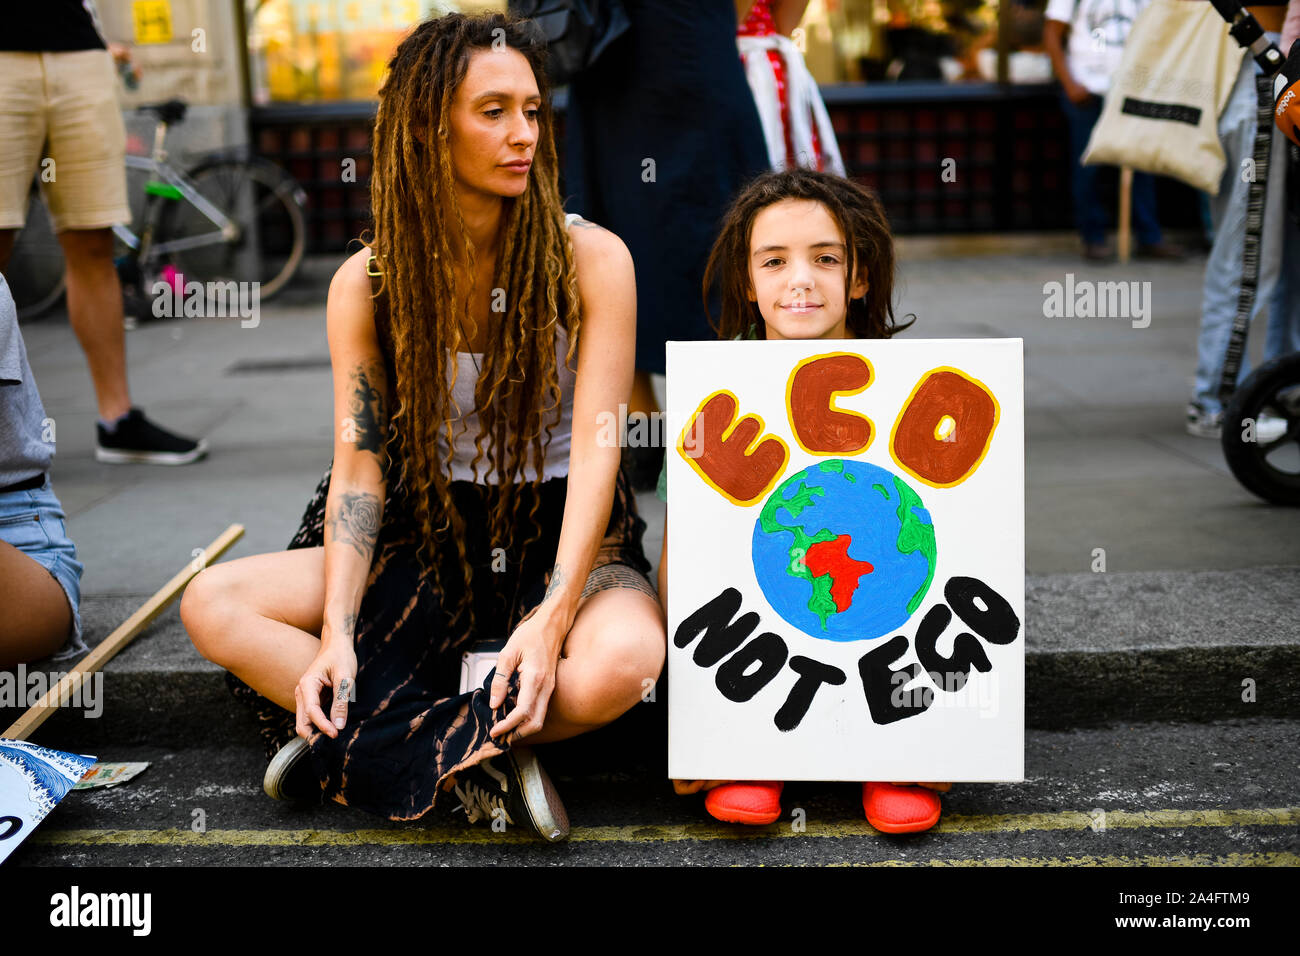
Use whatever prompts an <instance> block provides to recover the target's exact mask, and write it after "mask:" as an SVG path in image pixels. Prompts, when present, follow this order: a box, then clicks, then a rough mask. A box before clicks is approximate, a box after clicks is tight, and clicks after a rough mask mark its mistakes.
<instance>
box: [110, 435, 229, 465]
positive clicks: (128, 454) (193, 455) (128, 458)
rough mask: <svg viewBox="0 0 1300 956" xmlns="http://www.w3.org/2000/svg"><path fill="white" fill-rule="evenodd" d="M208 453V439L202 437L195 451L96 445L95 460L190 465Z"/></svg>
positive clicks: (139, 463) (114, 462) (112, 462)
mask: <svg viewBox="0 0 1300 956" xmlns="http://www.w3.org/2000/svg"><path fill="white" fill-rule="evenodd" d="M207 453H208V440H207V439H206V438H204V439H200V440H199V443H198V445H196V446H195V448H194V450H193V451H126V450H121V449H117V448H105V447H103V446H102V445H96V446H95V460H96V461H102V462H104V463H105V464H109V465H188V464H189V463H190V462H194V461H198V460H199V459H200V458H202V457H203V456H204V455H206V454H207Z"/></svg>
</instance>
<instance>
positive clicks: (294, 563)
mask: <svg viewBox="0 0 1300 956" xmlns="http://www.w3.org/2000/svg"><path fill="white" fill-rule="evenodd" d="M324 608H325V549H324V548H319V547H318V548H302V549H298V550H294V551H279V552H276V553H274V554H255V555H252V556H251V557H247V558H240V559H239V560H237V561H228V562H224V563H222V564H214V565H212V566H211V567H209V568H206V569H204V570H203V571H200V572H199V574H198V575H197V576H196V577H195V578H194V580H193V581H191V582H190V585H189V587H187V588H186V589H185V596H184V597H183V598H182V599H181V621H182V622H183V623H184V624H185V629H186V630H187V631H188V632H189V635H190V640H191V641H193V642H194V646H195V647H196V648H197V649H198V651H199V653H200V654H202V655H203V656H204V657H206V658H207V659H208V660H210V661H212V662H213V663H214V664H220V665H221V666H222V667H224V668H226V670H228V671H230V672H232V673H233V674H234V675H235V676H236V677H238V678H239V679H240V680H242V681H243V682H244V683H245V684H247V685H248V686H249V687H251V688H253V690H255V691H257V692H258V693H259V694H261V695H262V696H263V697H266V698H268V699H269V700H273V701H275V702H276V703H277V704H279V705H280V706H281V707H283V708H285V709H286V710H288V711H294V710H295V709H296V704H295V702H294V694H293V691H294V687H295V686H296V685H297V683H298V680H299V679H300V678H301V677H302V675H303V672H304V671H306V670H307V667H308V666H309V665H310V664H311V662H312V660H313V659H315V657H316V654H317V652H319V650H320V632H321V626H322V618H323V616H324Z"/></svg>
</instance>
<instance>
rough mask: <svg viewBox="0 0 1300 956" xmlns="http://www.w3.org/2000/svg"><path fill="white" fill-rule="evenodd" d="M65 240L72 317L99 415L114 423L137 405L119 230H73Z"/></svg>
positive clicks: (61, 235) (62, 239)
mask: <svg viewBox="0 0 1300 956" xmlns="http://www.w3.org/2000/svg"><path fill="white" fill-rule="evenodd" d="M59 244H60V245H61V246H62V247H63V255H64V258H65V259H66V260H67V263H68V318H69V319H70V320H71V322H72V329H73V331H74V332H76V334H77V341H79V342H80V343H81V350H82V351H83V352H84V353H85V355H86V364H87V365H88V366H90V378H91V380H92V381H93V382H94V385H95V400H96V403H97V404H98V406H99V417H100V418H102V419H103V420H104V421H106V422H111V421H113V420H114V419H116V418H118V417H120V416H122V415H124V414H126V412H127V411H129V410H130V408H131V395H130V391H129V389H128V387H127V381H126V332H125V330H124V328H123V325H122V286H121V284H120V282H119V281H118V278H117V269H115V268H114V266H113V232H112V230H111V229H68V230H65V231H64V232H61V233H59Z"/></svg>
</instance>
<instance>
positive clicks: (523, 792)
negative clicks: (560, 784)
mask: <svg viewBox="0 0 1300 956" xmlns="http://www.w3.org/2000/svg"><path fill="white" fill-rule="evenodd" d="M494 761H495V763H494ZM453 792H454V793H455V794H456V796H457V797H459V798H460V804H461V807H462V809H464V811H465V819H467V820H468V821H469V822H470V823H478V822H479V821H480V820H485V821H487V822H488V823H495V822H496V821H497V820H500V821H502V823H503V824H504V825H505V826H526V827H528V828H529V829H531V830H532V831H533V832H534V833H536V834H537V835H538V836H540V837H541V838H542V839H543V840H547V841H549V842H551V843H558V842H559V841H561V840H563V839H565V838H566V837H568V835H569V815H568V814H567V813H566V812H565V810H564V804H563V803H561V802H560V795H559V793H557V792H556V790H555V785H554V784H553V783H551V778H550V777H549V776H547V774H546V771H545V770H543V769H542V765H541V763H539V762H538V760H537V756H536V755H535V754H534V753H533V752H532V751H531V750H530V749H528V748H527V747H512V748H511V749H510V750H509V751H507V752H506V753H505V754H504V755H503V756H500V757H494V758H491V759H489V760H484V761H481V762H480V763H477V764H475V765H474V766H472V767H469V768H467V769H465V770H462V771H460V772H459V773H457V774H456V782H455V785H454V788H453Z"/></svg>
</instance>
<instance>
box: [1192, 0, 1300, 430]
mask: <svg viewBox="0 0 1300 956" xmlns="http://www.w3.org/2000/svg"><path fill="white" fill-rule="evenodd" d="M1246 9H1247V10H1248V11H1249V12H1250V13H1251V14H1252V15H1253V16H1254V17H1255V19H1256V20H1258V21H1259V25H1260V26H1261V27H1263V29H1264V31H1265V35H1266V36H1267V37H1268V38H1269V40H1271V41H1272V42H1274V43H1277V44H1279V46H1281V48H1282V51H1283V52H1284V53H1285V52H1287V51H1288V50H1289V48H1290V42H1291V41H1293V40H1294V39H1295V38H1296V35H1297V34H1300V0H1292V2H1291V3H1290V5H1289V6H1288V5H1286V4H1285V2H1283V3H1278V4H1272V3H1260V4H1255V5H1252V6H1248V7H1246ZM1284 21H1285V26H1286V29H1284ZM1224 29H1225V30H1226V29H1227V25H1226V24H1225V25H1224ZM1261 72H1262V71H1261V70H1260V67H1259V65H1258V64H1256V63H1255V60H1254V58H1253V57H1251V56H1249V55H1246V56H1243V57H1242V59H1241V68H1240V70H1239V71H1238V73H1237V82H1236V85H1235V86H1234V87H1233V89H1232V92H1231V93H1230V94H1229V95H1228V101H1227V103H1226V104H1225V105H1224V107H1223V112H1222V113H1220V114H1219V142H1220V143H1221V145H1222V146H1223V152H1224V158H1225V163H1224V167H1223V179H1222V180H1221V182H1220V185H1219V194H1218V195H1217V196H1214V197H1212V198H1211V200H1210V213H1211V217H1212V220H1213V230H1214V242H1213V245H1212V246H1211V248H1210V256H1209V259H1208V260H1207V261H1206V264H1205V286H1204V291H1203V295H1202V300H1201V331H1200V335H1199V337H1198V339H1197V345H1196V351H1197V361H1196V376H1195V384H1194V385H1193V392H1192V398H1191V400H1190V401H1189V402H1188V405H1187V412H1186V427H1187V432H1188V434H1190V435H1194V436H1196V437H1198V438H1218V437H1219V435H1220V431H1221V427H1222V424H1223V403H1222V401H1221V400H1220V398H1219V383H1220V380H1221V379H1222V377H1223V363H1224V359H1225V357H1226V354H1227V350H1228V340H1229V337H1230V335H1231V333H1232V326H1233V322H1234V321H1235V319H1236V316H1237V303H1238V298H1239V296H1240V295H1241V280H1242V263H1243V258H1242V256H1243V249H1244V246H1245V241H1246V212H1247V204H1248V200H1249V195H1250V187H1251V182H1248V181H1247V180H1248V179H1249V177H1246V176H1243V175H1242V169H1243V166H1242V164H1243V162H1244V161H1245V160H1246V159H1247V158H1249V157H1252V156H1253V155H1254V152H1255V135H1256V131H1257V127H1258V125H1259V123H1258V110H1259V104H1258V95H1257V93H1256V90H1255V77H1256V76H1258V75H1259V74H1260V73H1261ZM1266 132H1267V135H1269V136H1270V151H1269V159H1268V176H1267V178H1266V180H1265V181H1264V209H1263V213H1264V215H1263V221H1262V223H1261V229H1262V232H1261V235H1260V242H1259V273H1258V276H1257V284H1256V287H1255V301H1254V303H1253V305H1252V307H1251V312H1250V321H1251V323H1253V322H1254V321H1255V319H1256V318H1257V317H1258V315H1259V312H1260V310H1261V309H1262V308H1264V307H1265V306H1267V308H1268V329H1267V332H1266V333H1265V338H1264V361H1266V362H1267V361H1269V360H1270V359H1273V358H1276V357H1277V356H1279V355H1285V354H1287V353H1289V352H1294V351H1296V350H1297V349H1300V286H1298V285H1297V283H1300V227H1298V226H1297V225H1296V223H1295V222H1294V221H1293V220H1292V218H1291V216H1290V215H1289V214H1288V212H1287V209H1286V205H1287V204H1286V185H1287V184H1286V180H1287V174H1286V173H1287V161H1286V156H1287V153H1286V143H1287V140H1286V137H1285V136H1283V135H1282V134H1281V132H1280V131H1279V130H1277V129H1276V128H1275V127H1274V125H1273V123H1272V121H1271V119H1270V121H1269V122H1268V123H1267V130H1266ZM1249 371H1250V362H1249V357H1248V355H1247V354H1244V353H1243V355H1242V361H1241V368H1240V369H1239V370H1238V376H1237V381H1238V382H1240V381H1241V379H1242V378H1244V377H1245V376H1246V375H1247V374H1249ZM1231 427H1233V428H1239V427H1241V425H1240V424H1239V423H1233V424H1232V425H1231ZM1285 431H1286V420H1285V419H1284V418H1281V417H1279V416H1274V415H1260V416H1259V421H1257V422H1256V423H1255V435H1256V438H1257V439H1258V440H1259V441H1261V442H1267V441H1272V440H1273V439H1276V438H1277V437H1279V436H1280V435H1281V434H1283V433H1284V432H1285Z"/></svg>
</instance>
